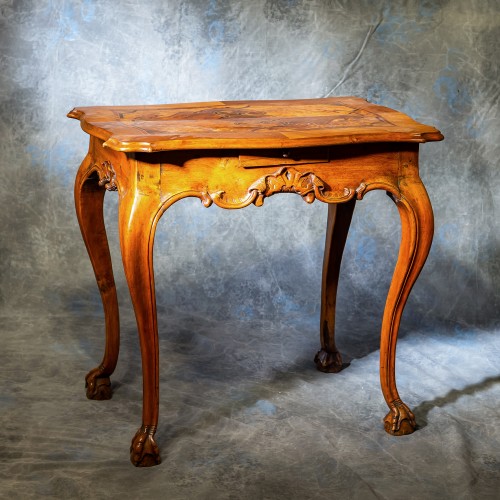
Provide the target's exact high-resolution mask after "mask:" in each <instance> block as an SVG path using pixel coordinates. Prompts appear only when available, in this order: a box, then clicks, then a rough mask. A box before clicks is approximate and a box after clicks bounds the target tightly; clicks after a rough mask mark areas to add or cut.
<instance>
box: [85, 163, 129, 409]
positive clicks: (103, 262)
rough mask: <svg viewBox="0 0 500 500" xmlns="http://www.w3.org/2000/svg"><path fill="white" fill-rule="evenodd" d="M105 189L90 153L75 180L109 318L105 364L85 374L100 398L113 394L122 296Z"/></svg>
mask: <svg viewBox="0 0 500 500" xmlns="http://www.w3.org/2000/svg"><path fill="white" fill-rule="evenodd" d="M105 192H106V189H105V188H104V187H102V186H100V185H99V177H98V175H97V173H96V172H92V160H91V157H90V156H89V155H87V157H86V158H85V160H84V161H83V163H82V164H81V166H80V169H79V170H78V174H77V177H76V181H75V205H76V214H77V218H78V223H79V224H80V229H81V232H82V236H83V240H84V242H85V246H86V247H87V252H88V254H89V257H90V261H91V262H92V267H93V268H94V273H95V277H96V280H97V285H98V287H99V291H100V293H101V299H102V304H103V307H104V317H105V322H106V347H105V350H104V357H103V359H102V362H101V364H100V365H99V366H98V367H97V368H94V369H93V370H91V371H90V372H89V373H88V374H87V376H86V377H85V387H86V389H87V397H88V398H89V399H100V400H102V399H110V398H111V394H112V393H111V382H110V379H109V377H110V375H111V374H112V373H113V371H114V370H115V367H116V363H117V361H118V351H119V347H120V325H119V319H118V299H117V296H116V288H115V281H114V278H113V268H112V265H111V255H110V253H109V246H108V239H107V237H106V229H105V227H104V218H103V201H104V193H105Z"/></svg>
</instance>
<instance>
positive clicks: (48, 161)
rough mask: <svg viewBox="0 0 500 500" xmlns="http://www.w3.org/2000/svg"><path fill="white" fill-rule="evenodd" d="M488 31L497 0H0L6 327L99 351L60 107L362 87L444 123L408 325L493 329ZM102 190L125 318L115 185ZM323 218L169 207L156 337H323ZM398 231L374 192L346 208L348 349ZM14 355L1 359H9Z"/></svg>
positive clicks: (304, 211)
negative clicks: (430, 223) (206, 328)
mask: <svg viewBox="0 0 500 500" xmlns="http://www.w3.org/2000/svg"><path fill="white" fill-rule="evenodd" d="M499 40H500V4H499V2H498V1H497V0H490V1H488V0H454V1H452V0H440V1H424V0H421V1H418V0H408V1H400V2H392V1H391V2H386V1H380V0H366V1H363V0H352V1H335V0H332V1H327V0H256V1H253V0H252V1H229V0H219V1H217V0H210V1H209V0H206V1H200V0H197V1H179V0H172V1H160V0H152V1H149V2H145V1H144V2H142V1H139V0H117V1H113V2H102V1H101V2H98V1H94V0H75V1H70V0H37V1H23V0H18V1H16V0H10V1H9V0H0V47H1V57H0V138H1V139H0V148H1V154H0V172H1V179H2V181H1V183H0V204H1V210H0V231H1V233H0V234H1V239H0V278H1V288H0V306H1V311H0V315H1V317H2V318H3V321H4V323H5V322H7V323H8V321H10V320H12V319H13V318H24V320H23V321H24V323H22V325H23V326H17V327H15V328H14V329H13V332H14V333H13V335H14V336H15V335H20V331H21V330H23V329H24V330H26V331H24V330H23V335H27V337H26V338H29V332H30V331H31V330H33V331H35V330H36V328H35V326H34V325H36V324H41V323H43V322H45V323H44V324H46V325H50V328H53V333H52V334H51V335H49V336H48V337H44V338H46V339H47V342H46V343H47V344H50V345H51V346H52V347H53V348H54V350H55V351H57V350H59V352H64V353H66V354H67V353H70V352H72V350H73V349H80V350H81V351H79V352H92V356H91V357H92V358H96V361H97V358H98V356H99V354H98V353H99V352H100V346H99V345H97V346H96V347H95V348H94V347H92V345H93V344H94V337H92V338H91V339H84V338H81V333H80V332H79V331H78V329H79V328H80V327H79V326H78V325H81V324H83V323H85V322H88V321H89V318H92V317H97V318H99V317H100V315H101V306H100V299H99V295H98V293H97V287H96V286H95V282H94V278H93V274H92V271H91V267H90V263H89V261H88V258H87V256H86V253H85V248H84V245H83V243H82V240H81V237H80V233H79V229H78V226H77V222H76V217H75V215H74V208H73V194H72V185H73V179H74V175H75V173H76V170H77V167H78V165H79V163H80V161H81V160H82V159H83V157H84V155H85V152H86V149H87V136H86V134H84V133H83V132H82V131H81V129H80V128H79V125H78V123H77V122H76V121H70V120H68V119H67V118H66V117H65V115H66V113H67V112H68V111H69V110H70V109H71V108H72V107H74V106H76V105H78V106H83V105H99V104H102V105H110V104H147V103H173V102H181V101H199V100H215V99H224V100H231V99H267V98H269V99H277V98H308V97H320V96H326V95H358V96H362V97H367V98H368V99H369V100H371V101H372V102H375V103H379V104H382V105H387V106H390V107H394V108H396V109H398V110H400V111H403V112H406V113H408V114H409V115H411V116H412V117H413V118H415V119H417V120H420V121H423V122H424V123H428V124H430V125H434V126H436V127H437V128H439V129H440V130H441V131H442V132H443V133H444V135H445V141H444V142H442V143H431V144H425V145H423V146H422V147H421V176H422V178H423V180H424V182H425V184H426V186H427V188H428V191H429V195H430V198H431V200H432V202H433V205H434V209H435V217H436V233H435V239H434V244H433V247H432V250H431V253H430V256H429V259H428V263H427V265H426V267H425V269H424V271H423V273H422V275H421V277H420V280H419V282H417V285H416V287H415V289H414V292H413V294H412V296H411V297H410V301H409V303H408V306H407V309H406V313H405V317H404V318H403V324H402V328H401V335H402V336H403V337H404V336H405V335H407V334H408V332H409V331H411V330H412V329H419V330H421V331H429V332H432V331H433V330H435V329H437V328H442V327H446V329H448V330H449V332H451V334H452V336H451V340H450V342H451V344H453V343H454V342H458V341H463V339H464V336H467V333H466V332H467V331H468V329H469V328H470V327H478V328H480V329H482V330H493V329H494V328H495V327H497V326H498V324H499V319H500V314H499V309H500V284H499V276H500V222H499V214H500V194H499V190H498V189H497V184H498V183H497V181H496V179H497V170H498V158H499V156H500V147H499V144H500V141H499V132H500V126H499V118H500V117H499V86H500V83H499V82H500V74H499V73H500V71H499V59H498V53H499V48H500V47H499ZM106 198H107V201H106V211H107V222H108V235H109V238H110V242H111V246H112V251H113V254H114V262H115V273H116V275H117V281H118V287H119V293H120V299H121V302H122V304H123V306H124V307H122V314H123V316H124V318H125V322H126V321H129V322H130V318H131V308H130V303H129V299H128V294H127V291H126V287H125V283H124V279H123V275H122V271H121V262H120V257H119V250H118V238H117V229H116V217H117V206H116V195H114V194H111V195H109V194H108V195H107V197H106ZM325 224H326V206H325V205H322V204H320V203H319V202H316V203H314V204H313V205H312V206H307V205H305V204H304V203H303V201H302V200H301V199H300V197H298V196H291V195H288V196H284V195H283V196H275V197H273V198H271V199H268V200H266V203H265V206H264V207H263V208H255V207H249V208H247V209H245V210H242V211H222V210H221V209H218V208H210V209H205V208H204V207H203V206H202V205H201V204H200V203H199V201H198V200H183V201H181V202H179V203H178V204H176V205H175V206H174V207H172V208H171V209H170V210H169V211H168V212H167V214H166V215H165V216H164V217H163V219H162V221H161V222H160V225H159V228H158V232H157V239H156V248H155V252H156V253H155V266H156V273H157V274H156V278H157V279H156V282H157V299H158V303H159V306H160V330H161V335H162V336H163V337H164V338H167V337H168V336H169V335H173V336H174V337H175V336H177V335H180V334H182V333H186V335H188V334H189V333H190V332H189V331H188V329H189V330H190V331H192V330H199V329H200V328H203V325H206V324H210V325H212V327H213V325H222V324H231V325H235V332H234V335H235V336H237V335H238V331H237V330H238V329H239V328H241V329H242V330H243V331H246V332H248V331H251V325H252V324H254V322H255V324H260V325H262V324H263V323H262V322H268V324H274V325H278V327H283V325H285V326H287V325H290V328H291V330H290V332H291V336H292V337H291V338H290V342H294V340H293V339H294V337H293V336H294V335H295V336H297V335H299V336H301V335H303V336H304V337H305V336H307V337H309V338H313V339H314V340H313V341H312V342H313V343H318V342H319V341H318V340H317V332H316V327H317V322H318V317H319V287H320V275H321V263H322V253H323V239H324V230H325ZM398 243H399V218H398V214H397V210H396V208H395V207H394V206H393V204H392V203H391V201H390V200H389V199H388V198H387V197H386V196H385V195H383V194H382V193H371V194H369V195H368V196H367V197H366V198H365V200H363V201H362V202H360V203H358V206H357V208H356V212H355V216H354V220H353V224H352V228H351V233H350V238H349V240H348V244H347V248H346V252H345V256H344V263H343V271H342V275H341V284H340V286H341V289H340V296H339V300H338V311H339V312H338V322H339V328H338V337H339V345H340V347H341V348H342V350H343V352H344V353H347V355H348V357H349V356H350V357H352V358H360V357H362V356H363V355H365V354H367V353H369V352H372V351H374V350H376V349H377V344H378V328H379V326H380V321H381V316H382V309H383V305H384V300H385V294H386V291H387V288H388V285H389V282H390V277H391V274H392V269H393V265H394V263H395V258H396V253H397V248H398ZM62 317H73V318H77V321H76V322H73V323H69V324H70V325H73V326H72V328H73V329H76V330H74V331H68V328H67V327H64V326H61V324H60V323H58V320H57V318H62ZM187 317H190V318H191V319H190V320H189V322H188V323H182V322H181V320H180V319H181V318H187ZM228 322H229V323H228ZM5 324H6V323H5ZM100 324H101V322H100V321H97V322H96V325H100ZM186 325H187V326H186ZM238 325H240V326H238ZM244 325H247V326H244ZM292 328H295V329H292ZM20 329H21V330H20ZM131 330H133V327H131ZM464 332H465V333H464ZM23 338H25V337H23ZM101 338H102V332H101V331H96V332H95V339H101ZM188 338H189V337H188ZM76 339H79V343H78V345H77V346H75V342H76ZM28 342H29V341H28ZM185 342H187V343H189V342H188V341H185ZM133 345H135V349H137V344H133ZM186 348H187V349H189V346H187V347H186ZM93 349H95V350H93ZM22 350H23V348H22V346H18V349H17V350H14V351H9V353H10V354H6V356H9V359H14V358H15V356H21V359H22V355H21V352H22ZM313 354H314V353H313V352H310V353H309V356H310V357H311V356H312V355H313ZM241 355H243V354H241ZM456 362H457V361H456ZM458 362H459V361H458ZM88 368H90V366H89V367H88ZM9 373H10V372H9ZM13 373H14V372H13ZM16 373H17V372H16ZM10 376H11V375H9V377H10Z"/></svg>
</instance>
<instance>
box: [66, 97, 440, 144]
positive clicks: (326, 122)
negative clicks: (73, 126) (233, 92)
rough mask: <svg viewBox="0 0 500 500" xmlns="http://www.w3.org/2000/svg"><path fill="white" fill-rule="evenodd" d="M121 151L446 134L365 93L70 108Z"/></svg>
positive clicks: (363, 140) (423, 139)
mask: <svg viewBox="0 0 500 500" xmlns="http://www.w3.org/2000/svg"><path fill="white" fill-rule="evenodd" d="M68 116H69V117H70V118H76V119H79V120H80V122H81V126H82V128H83V130H84V131H85V132H87V133H88V134H90V135H93V136H95V137H98V138H99V139H102V140H103V141H105V143H104V145H105V146H107V147H110V148H111V149H114V150H116V151H125V152H139V151H143V152H153V151H167V150H178V149H233V148H250V149H252V148H283V147H285V148H293V147H309V146H329V145H340V144H355V143H373V142H427V141H440V140H442V139H443V136H442V135H441V133H440V132H439V130H437V129H435V128H434V127H431V126H428V125H424V124H422V123H419V122H416V121H415V120H413V119H411V118H410V117H409V116H407V115H405V114H403V113H400V112H399V111H395V110H393V109H390V108H386V107H383V106H379V105H376V104H371V103H369V102H368V101H366V100H364V99H361V98H359V97H330V98H320V99H301V100H279V101H278V100H275V101H215V102H203V103H186V104H163V105H147V106H92V107H81V108H75V109H73V110H72V111H71V112H70V113H68Z"/></svg>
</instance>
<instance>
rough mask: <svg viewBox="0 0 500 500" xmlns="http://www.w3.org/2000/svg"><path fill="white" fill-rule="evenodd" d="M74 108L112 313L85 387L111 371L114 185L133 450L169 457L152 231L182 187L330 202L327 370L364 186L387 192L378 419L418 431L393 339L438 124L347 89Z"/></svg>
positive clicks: (219, 201) (81, 202)
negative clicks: (136, 366)
mask: <svg viewBox="0 0 500 500" xmlns="http://www.w3.org/2000/svg"><path fill="white" fill-rule="evenodd" d="M69 116H71V117H73V118H79V119H80V120H81V124H82V127H83V129H84V130H86V131H87V132H88V133H89V134H90V135H91V137H90V146H89V152H88V155H87V157H86V158H85V160H84V161H83V163H82V166H81V167H80V170H79V172H78V175H77V180H76V184H75V202H76V208H77V214H78V221H79V223H80V227H81V229H82V234H83V237H84V240H85V243H86V246H87V250H88V253H89V256H90V259H91V261H92V264H93V266H94V271H95V275H96V279H97V282H98V285H99V289H100V291H101V297H102V301H103V304H104V310H105V317H106V350H105V354H104V358H103V361H102V363H101V365H99V367H98V368H95V369H93V370H92V371H91V372H90V373H89V374H88V375H87V394H88V395H89V397H92V398H94V399H105V398H108V397H111V389H110V382H109V375H111V373H112V372H113V370H114V367H115V365H116V361H117V357H118V342H119V340H118V304H117V301H116V290H115V285H114V281H113V274H112V270H111V259H110V256H109V249H108V244H107V239H106V233H105V230H104V221H103V219H102V202H103V197H104V193H105V191H106V190H107V191H116V192H117V193H118V196H119V222H118V224H119V232H120V245H121V252H122V259H123V265H124V269H125V276H126V278H127V283H128V286H129V290H130V294H131V298H132V303H133V305H134V310H135V315H136V319H137V328H138V332H139V338H140V345H141V355H142V373H143V414H142V424H141V426H140V428H139V430H138V431H137V433H136V434H135V436H134V438H133V440H132V445H131V448H130V458H131V461H132V463H133V464H134V465H136V466H151V465H157V464H159V463H160V461H161V460H160V454H159V447H158V445H157V443H156V441H155V432H156V428H157V425H158V408H159V399H158V395H159V370H160V367H159V366H160V365H159V353H158V325H157V317H156V301H155V287H154V266H153V247H154V235H155V230H156V226H157V223H158V221H159V219H160V217H161V216H162V214H163V213H164V212H165V211H166V210H167V209H168V208H169V207H170V206H172V205H173V204H174V203H176V202H177V201H179V200H181V199H183V198H187V197H197V198H199V199H200V200H201V202H202V203H203V205H204V206H206V207H210V206H211V205H212V204H215V205H218V206H219V207H222V208H225V209H239V208H244V207H246V206H248V205H250V204H252V203H253V204H255V205H256V206H261V205H263V204H264V201H265V199H266V198H268V197H270V196H275V195H277V194H284V193H287V194H296V195H299V196H301V197H302V199H303V200H304V201H305V202H306V203H313V202H314V201H316V200H317V201H321V202H324V203H328V204H329V211H328V222H327V236H326V245H325V256H324V264H323V284H322V292H321V350H320V351H319V352H318V353H317V355H316V358H315V361H316V365H317V367H318V369H319V370H321V371H325V372H337V371H339V370H340V369H341V368H343V364H342V358H341V355H340V353H339V351H338V349H337V346H336V344H335V300H336V295H337V289H338V280H339V273H340V264H341V259H342V253H343V249H344V245H345V241H346V238H347V234H348V230H349V225H350V221H351V217H352V213H353V210H354V206H355V203H357V200H362V199H363V197H364V196H365V194H366V193H368V192H369V191H372V190H377V189H382V190H385V191H386V192H388V193H389V194H390V196H391V198H392V199H393V201H394V202H395V203H396V205H397V207H398V209H399V213H400V216H401V228H402V231H401V233H402V238H401V245H400V251H399V257H398V261H397V264H396V268H395V270H394V275H393V278H392V282H391V286H390V289H389V294H388V297H387V302H386V306H385V310H384V315H383V322H382V329H381V347H380V381H381V387H382V393H383V395H384V398H385V400H386V403H387V405H388V407H389V414H388V415H387V416H386V417H385V421H384V428H385V430H386V431H387V432H388V433H390V434H394V435H401V434H409V433H411V432H413V431H414V430H415V428H416V422H415V417H414V415H413V413H412V412H411V410H410V409H409V408H408V406H407V405H406V404H405V403H404V402H403V401H402V400H401V398H400V396H399V393H398V390H397V388H396V370H395V363H396V342H397V335H398V330H399V324H400V321H401V316H402V313H403V309H404V306H405V304H406V301H407V299H408V296H409V294H410V291H411V288H412V286H413V284H414V283H415V281H416V279H417V277H418V275H419V273H420V271H421V269H422V267H423V265H424V263H425V260H426V258H427V254H428V252H429V249H430V245H431V241H432V234H433V227H434V226H433V213H432V207H431V204H430V201H429V198H428V196H427V193H426V191H425V188H424V186H423V183H422V181H421V180H420V177H419V173H418V148H419V145H418V143H419V142H425V141H431V140H441V139H442V135H441V134H440V132H439V131H437V130H436V129H434V128H433V127H429V126H427V125H422V124H419V123H417V122H415V121H413V120H412V119H411V118H409V117H407V116H406V115H404V114H402V113H399V112H397V111H394V110H390V109H388V108H383V107H381V106H376V105H373V104H370V103H368V102H366V101H364V100H363V99H359V98H353V97H346V98H331V99H310V100H300V101H256V102H251V101H237V102H215V103H193V104H179V105H163V106H135V107H131V106H125V107H93V108H76V109H75V110H73V111H72V112H71V113H70V114H69ZM172 286H175V283H173V284H172Z"/></svg>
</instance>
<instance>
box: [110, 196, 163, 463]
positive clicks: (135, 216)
mask: <svg viewBox="0 0 500 500" xmlns="http://www.w3.org/2000/svg"><path fill="white" fill-rule="evenodd" d="M157 216H158V201H157V200H156V197H155V196H145V195H143V194H140V193H138V192H135V191H134V190H132V189H130V190H129V191H128V192H127V193H126V194H125V195H124V197H123V198H122V199H121V200H120V208H119V227H120V244H121V252H122V258H123V266H124V269H125V276H126V278H127V282H128V286H129V289H130V295H131V298H132V303H133V305H134V311H135V316H136V320H137V328H138V331H139V340H140V345H141V357H142V380H143V411H142V426H141V427H140V428H139V430H138V431H137V433H136V434H135V436H134V438H133V440H132V445H131V447H130V460H131V462H132V463H133V464H134V465H135V466H138V467H150V466H152V465H157V464H159V463H160V461H161V460H160V452H159V448H158V446H157V444H156V442H155V439H154V434H155V432H156V426H157V424H158V405H159V394H158V393H159V374H158V369H159V367H158V362H159V359H158V325H157V318H156V299H155V287H154V273H153V242H154V236H155V231H156V224H157Z"/></svg>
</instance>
